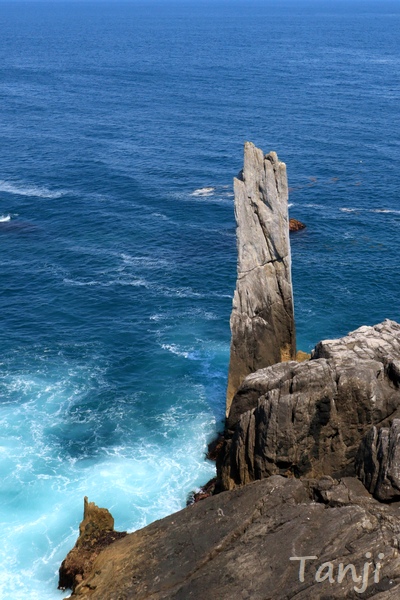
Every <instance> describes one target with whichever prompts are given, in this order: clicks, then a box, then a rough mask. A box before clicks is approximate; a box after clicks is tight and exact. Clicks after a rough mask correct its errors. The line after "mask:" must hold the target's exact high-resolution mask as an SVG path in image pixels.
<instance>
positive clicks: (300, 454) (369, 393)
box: [218, 320, 400, 491]
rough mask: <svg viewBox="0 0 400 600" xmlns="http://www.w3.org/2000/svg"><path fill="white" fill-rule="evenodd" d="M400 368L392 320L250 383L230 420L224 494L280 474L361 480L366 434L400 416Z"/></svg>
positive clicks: (398, 335) (398, 334)
mask: <svg viewBox="0 0 400 600" xmlns="http://www.w3.org/2000/svg"><path fill="white" fill-rule="evenodd" d="M399 365H400V325H399V324H398V323H395V322H393V321H388V320H387V321H385V322H383V323H380V324H379V325H376V326H375V327H361V328H360V329H357V330H356V331H354V332H352V333H350V334H349V335H348V336H346V337H344V338H341V339H338V340H327V341H324V342H320V343H319V344H318V345H317V346H316V347H315V349H314V351H313V352H312V355H311V359H310V360H309V361H305V362H302V363H296V362H293V361H289V362H285V363H280V364H277V365H274V366H271V367H268V368H267V369H261V370H259V371H257V372H256V373H253V374H251V375H249V376H247V377H246V379H245V380H244V382H243V383H242V385H241V387H240V388H239V390H238V392H237V393H236V395H235V397H234V398H233V401H232V405H231V409H230V412H229V416H228V419H227V425H226V430H225V444H224V447H223V449H222V451H221V452H220V454H219V458H218V482H219V486H220V489H223V490H227V489H231V488H233V487H235V486H236V485H242V484H246V483H249V482H250V481H254V480H255V479H262V478H264V477H269V476H270V475H275V474H281V475H287V476H296V477H303V476H307V477H319V476H322V475H331V476H334V477H342V476H345V475H346V476H347V475H355V462H354V461H355V457H356V454H357V452H358V449H359V446H360V443H361V441H362V439H363V437H364V435H366V434H367V432H368V431H369V430H370V429H371V428H372V427H373V426H379V427H383V426H386V425H388V424H389V423H390V422H391V421H392V420H393V419H394V418H395V417H397V416H400V390H399V385H400V369H399ZM364 446H365V443H364ZM358 462H359V463H360V464H361V459H359V461H358ZM371 465H372V463H371ZM360 468H361V467H360ZM364 468H366V466H365V465H364ZM399 483H400V482H399ZM371 491H372V489H371Z"/></svg>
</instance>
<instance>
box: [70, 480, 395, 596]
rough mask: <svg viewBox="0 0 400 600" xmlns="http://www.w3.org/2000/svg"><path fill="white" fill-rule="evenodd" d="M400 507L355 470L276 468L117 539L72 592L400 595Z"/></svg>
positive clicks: (122, 593) (89, 593)
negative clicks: (302, 476) (313, 475)
mask: <svg viewBox="0 0 400 600" xmlns="http://www.w3.org/2000/svg"><path fill="white" fill-rule="evenodd" d="M399 512H400V511H399V507H398V506H394V505H382V504H379V503H378V502H377V501H375V500H374V499H373V498H372V497H371V496H370V495H369V494H368V493H367V491H366V490H365V488H364V487H363V485H362V484H361V483H360V482H359V481H358V480H357V479H351V478H349V479H343V480H341V481H335V480H333V479H331V478H329V477H325V478H323V479H321V480H319V481H312V480H303V481H301V480H297V479H285V478H283V477H280V476H273V477H271V478H269V479H267V480H263V481H257V482H255V483H252V484H250V485H248V486H244V487H243V488H240V489H236V490H232V491H230V492H226V493H222V494H219V495H217V496H213V497H211V498H207V499H206V500H203V501H201V502H199V503H197V504H194V505H193V506H190V507H188V508H186V509H184V510H182V511H180V512H178V513H176V514H174V515H171V516H169V517H166V518H165V519H162V520H161V521H157V522H155V523H152V524H151V525H149V526H148V527H145V528H144V529H141V530H139V531H136V532H134V533H132V534H128V535H127V536H126V537H125V538H124V539H122V540H120V541H116V542H115V543H114V544H112V545H111V546H109V547H108V548H107V549H105V550H104V551H103V552H102V553H101V554H100V555H99V556H98V558H97V559H96V561H95V562H94V564H93V567H92V571H91V573H90V574H89V575H88V577H87V578H86V579H85V580H84V581H83V582H82V583H81V584H80V585H78V586H77V588H76V590H75V593H74V594H73V598H90V600H117V599H118V600H131V599H132V598H135V600H188V599H191V600H204V598H213V599H214V598H215V599H218V600H231V599H232V598H238V599H243V600H245V599H247V600H272V599H273V600H289V599H290V598H296V599H298V600H310V598H312V599H313V600H325V599H327V598H329V600H335V599H337V600H339V599H340V600H343V598H359V597H361V598H374V599H376V600H389V599H392V598H397V597H399V596H400V557H399V554H398V548H399V541H400V527H399V516H400V515H399ZM301 557H308V559H307V560H304V569H302V567H301V562H300V559H301ZM350 565H352V566H350Z"/></svg>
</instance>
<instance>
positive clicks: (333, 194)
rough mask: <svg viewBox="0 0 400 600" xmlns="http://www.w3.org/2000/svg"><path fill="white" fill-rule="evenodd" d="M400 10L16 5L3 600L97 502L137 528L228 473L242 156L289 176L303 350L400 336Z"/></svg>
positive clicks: (7, 26) (369, 6) (54, 554)
mask: <svg viewBox="0 0 400 600" xmlns="http://www.w3.org/2000/svg"><path fill="white" fill-rule="evenodd" d="M399 25H400V4H399V3H398V2H386V1H382V2H376V3H369V2H367V1H364V2H354V3H351V2H346V3H345V2H343V3H342V2H337V3H331V2H324V1H320V2H318V1H315V2H308V1H306V0H304V1H301V0H299V1H298V2H294V1H293V2H283V3H280V4H279V5H277V4H276V3H273V2H269V1H265V2H263V3H246V4H244V3H240V2H237V3H236V2H235V3H232V4H227V3H213V4H209V3H205V2H201V3H198V4H195V3H172V2H167V1H166V2H163V3H159V4H158V3H155V2H147V3H145V2H142V3H136V2H131V3H118V2H113V3H87V4H86V3H76V4H75V3H62V2H60V3H35V2H30V3H17V2H15V3H12V2H8V3H7V2H0V28H1V32H2V34H1V37H0V58H1V60H0V110H1V112H2V119H1V121H0V137H1V144H0V244H1V255H0V260H1V278H2V285H1V291H0V314H1V316H2V333H3V335H2V343H1V353H0V367H1V369H0V423H1V429H0V432H1V433H0V474H1V484H0V485H1V487H0V494H1V498H0V521H1V529H0V540H1V543H0V575H1V577H0V597H1V598H2V599H4V600H22V599H23V598H26V597H27V595H29V598H32V600H34V599H39V598H40V599H41V600H53V599H56V598H62V597H64V596H65V594H63V593H62V592H58V591H57V590H56V585H57V570H58V567H59V564H60V562H61V561H62V559H63V558H64V556H65V554H66V553H67V551H68V550H69V549H70V547H71V546H72V545H73V544H74V541H75V539H76V536H77V527H78V523H79V521H80V520H81V517H82V510H83V496H84V495H87V496H89V499H90V500H93V501H95V502H96V503H98V504H99V505H101V506H106V507H108V508H109V509H110V510H111V511H112V513H113V515H114V517H115V521H116V527H117V528H118V529H128V530H130V531H132V530H134V529H136V528H138V527H142V526H143V525H145V524H147V523H149V522H151V521H153V520H154V519H157V518H160V517H162V516H164V515H166V514H169V513H171V512H173V511H175V510H178V509H180V508H181V507H183V506H184V505H185V501H186V497H187V494H188V492H189V491H190V490H191V489H193V488H194V487H196V486H199V485H201V484H202V483H205V482H206V481H207V480H208V479H209V478H210V477H211V476H212V475H213V473H214V466H213V464H211V463H209V462H207V461H205V460H204V452H205V449H206V444H207V442H208V441H209V440H210V439H212V437H213V435H214V434H215V432H216V431H217V430H218V429H220V427H221V422H222V419H223V414H224V402H225V398H224V396H225V385H226V373H227V364H228V358H229V335H230V334H229V315H230V310H231V305H232V295H233V290H234V286H235V277H236V273H235V270H236V248H235V223H234V215H233V195H232V177H233V176H234V175H235V174H236V173H237V172H238V171H239V170H240V168H241V163H242V151H243V143H244V141H245V140H251V141H253V142H254V143H256V144H257V145H259V146H260V147H262V148H263V149H264V150H265V151H266V152H267V151H269V150H271V149H274V150H276V151H277V152H278V155H279V157H280V159H281V160H284V161H285V162H286V163H287V166H288V175H289V185H290V186H291V192H290V204H291V206H290V213H291V216H293V217H295V218H298V219H300V220H302V221H304V222H305V223H306V224H307V229H306V230H305V231H303V232H300V233H298V234H297V235H294V236H293V237H292V259H293V280H294V294H295V308H296V321H297V330H298V346H299V348H302V349H303V350H309V349H311V348H312V347H313V345H314V344H315V343H316V342H317V341H318V340H319V339H321V338H326V337H333V336H335V337H336V336H339V335H343V334H345V333H347V332H348V331H349V330H351V329H354V328H356V327H358V326H360V325H361V324H373V323H375V322H378V321H381V320H383V319H384V318H386V317H388V318H392V319H395V320H399V319H400V315H399V305H398V297H399V294H400V282H399V278H398V256H399V235H398V234H399V226H400V199H399V189H400V172H399V169H398V164H399V159H400V142H399V129H400V127H399V112H398V106H399V96H400V82H399V78H400V76H399V72H400V70H399V66H400V46H399V37H398V31H399Z"/></svg>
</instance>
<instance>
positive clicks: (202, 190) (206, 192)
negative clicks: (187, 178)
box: [190, 187, 215, 196]
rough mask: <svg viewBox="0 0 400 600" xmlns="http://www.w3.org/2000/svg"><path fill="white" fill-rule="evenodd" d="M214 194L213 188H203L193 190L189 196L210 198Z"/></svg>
mask: <svg viewBox="0 0 400 600" xmlns="http://www.w3.org/2000/svg"><path fill="white" fill-rule="evenodd" d="M214 192H215V188H214V187H203V188H198V189H197V190H194V192H192V193H191V194H190V195H191V196H211V195H212V194H213V193H214Z"/></svg>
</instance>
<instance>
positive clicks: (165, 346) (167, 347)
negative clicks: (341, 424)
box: [161, 344, 191, 358]
mask: <svg viewBox="0 0 400 600" xmlns="http://www.w3.org/2000/svg"><path fill="white" fill-rule="evenodd" d="M161 348H162V349H163V350H168V351H169V352H172V354H176V355H177V356H183V358H190V354H191V353H190V352H186V351H184V350H181V349H180V348H179V346H177V345H176V344H162V345H161Z"/></svg>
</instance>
